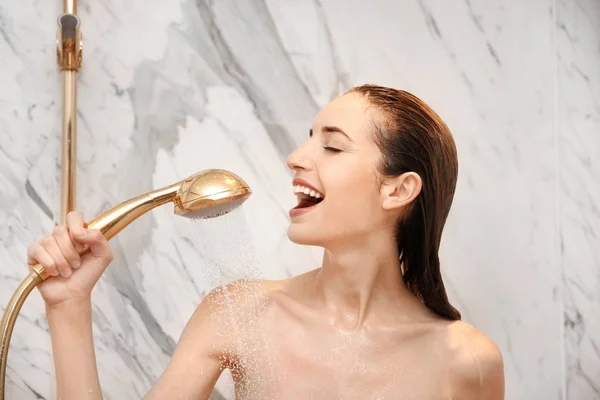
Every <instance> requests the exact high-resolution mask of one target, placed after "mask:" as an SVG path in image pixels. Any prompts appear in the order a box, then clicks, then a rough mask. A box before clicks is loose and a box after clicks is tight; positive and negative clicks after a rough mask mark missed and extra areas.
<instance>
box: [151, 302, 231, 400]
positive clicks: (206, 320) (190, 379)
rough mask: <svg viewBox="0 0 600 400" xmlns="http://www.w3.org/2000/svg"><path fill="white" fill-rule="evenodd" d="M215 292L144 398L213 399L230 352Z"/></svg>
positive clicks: (185, 332)
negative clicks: (219, 324) (226, 353)
mask: <svg viewBox="0 0 600 400" xmlns="http://www.w3.org/2000/svg"><path fill="white" fill-rule="evenodd" d="M215 293H216V292H215V291H213V292H211V294H209V295H208V296H207V297H206V298H205V299H204V301H202V303H200V305H199V306H198V308H197V309H196V311H195V312H194V314H193V315H192V317H191V318H190V320H189V322H188V323H187V325H186V327H185V329H184V330H183V333H182V335H181V337H180V338H179V342H178V343H177V347H176V348H175V352H174V353H173V356H172V358H171V361H170V362H169V365H168V366H167V369H166V370H165V372H164V373H163V374H162V375H161V377H160V379H159V380H158V381H157V382H156V384H155V385H154V386H153V387H152V389H151V390H150V392H149V393H148V394H147V395H146V396H145V397H144V399H145V400H163V399H173V400H177V399H202V400H206V399H208V398H209V397H210V394H211V393H212V390H213V388H214V386H215V384H216V382H217V379H218V378H219V376H220V375H221V372H222V371H223V369H224V368H225V366H226V362H227V356H226V355H225V354H224V353H223V351H222V350H223V349H225V348H228V346H226V343H225V341H224V340H223V338H224V335H223V332H220V329H222V328H221V327H219V326H218V320H219V318H215V312H217V313H218V305H219V304H223V302H222V301H215V300H214V298H215V297H217V296H219V295H218V294H215Z"/></svg>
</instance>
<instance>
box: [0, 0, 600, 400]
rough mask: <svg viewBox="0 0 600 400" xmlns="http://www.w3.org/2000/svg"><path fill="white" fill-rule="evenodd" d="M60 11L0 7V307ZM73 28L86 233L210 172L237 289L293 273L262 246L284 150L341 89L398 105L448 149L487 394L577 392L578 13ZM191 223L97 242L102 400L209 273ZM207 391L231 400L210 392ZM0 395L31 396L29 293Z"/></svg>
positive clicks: (302, 13)
mask: <svg viewBox="0 0 600 400" xmlns="http://www.w3.org/2000/svg"><path fill="white" fill-rule="evenodd" d="M54 3H56V4H54ZM60 7H61V4H60V2H36V1H29V2H25V3H23V2H21V3H18V2H11V3H9V2H5V3H2V4H0V69H1V71H2V73H1V74H0V87H1V88H2V90H1V91H0V135H1V136H0V138H1V139H0V184H2V187H3V191H2V193H0V220H1V221H2V224H0V259H1V260H2V263H1V265H0V307H4V306H5V305H6V303H7V302H8V298H9V296H10V294H11V293H12V291H13V290H14V288H15V287H16V286H17V284H18V282H19V281H20V279H22V277H23V276H24V275H25V272H26V267H25V249H26V246H27V245H28V244H29V243H30V242H32V241H34V240H37V239H39V238H40V237H41V236H43V235H44V234H46V233H47V232H50V230H51V228H52V226H53V225H54V223H55V220H56V211H57V209H58V207H57V206H58V203H59V198H58V196H59V193H60V191H59V184H58V176H59V175H58V174H59V166H58V157H59V153H60V152H59V150H60V145H59V142H58V141H59V137H60V118H61V94H60V88H61V86H60V75H59V73H58V72H57V68H56V66H55V59H54V37H55V32H56V16H58V15H59V14H60V13H61V9H60ZM79 14H80V18H81V20H82V32H83V34H84V64H83V68H82V73H81V75H80V79H79V104H78V116H79V120H78V124H79V125H78V126H79V134H78V189H77V190H78V194H77V201H78V207H77V208H78V209H79V210H80V211H82V212H83V213H84V215H85V216H86V217H87V218H91V217H92V216H94V215H96V214H98V213H99V212H101V211H102V210H105V209H107V208H108V207H110V206H112V205H114V204H116V203H118V202H120V201H123V200H126V199H128V198H130V197H133V196H136V195H138V194H140V193H142V192H145V191H148V190H150V189H152V188H157V187H161V186H164V185H167V184H170V183H173V182H175V181H178V180H180V179H182V178H184V177H186V176H188V175H190V174H192V173H194V172H196V171H198V170H201V169H205V168H226V169H230V170H232V171H234V172H236V173H238V174H239V175H240V176H242V177H243V178H244V179H245V180H246V181H247V182H248V183H249V184H250V186H251V187H252V188H253V190H254V195H253V196H252V197H251V199H250V200H249V201H248V202H247V204H246V205H245V206H244V212H245V220H246V221H247V222H246V223H247V226H246V225H244V227H242V228H241V230H242V231H244V232H246V233H247V234H248V235H249V237H251V238H252V240H251V242H252V246H251V247H252V248H251V249H247V250H246V251H245V254H244V256H245V257H247V258H248V260H250V259H251V258H252V257H256V258H257V260H258V263H257V271H255V272H252V273H256V274H257V275H259V276H262V277H265V278H282V277H286V276H290V275H293V274H297V273H301V272H304V271H306V270H308V269H312V268H314V267H316V266H318V265H319V262H320V251H319V250H318V249H313V248H302V247H298V246H295V245H293V244H292V243H290V242H289V240H288V239H287V237H286V227H287V223H288V218H287V210H288V209H289V208H290V207H292V205H293V203H294V197H293V196H292V195H291V192H290V190H289V189H290V186H291V185H290V177H291V175H290V173H289V171H288V170H287V167H286V166H285V162H284V161H285V157H286V156H287V154H288V153H289V152H290V151H292V150H293V149H294V148H295V147H296V146H298V145H299V144H301V143H302V142H303V141H304V140H306V138H307V137H308V129H309V128H310V125H311V122H312V119H313V118H314V116H315V115H316V113H317V112H318V111H319V109H320V108H321V107H323V106H324V105H325V104H327V102H328V101H330V100H331V99H332V98H334V97H335V96H337V95H339V94H341V93H343V92H344V91H346V90H347V89H348V88H350V87H352V86H354V85H359V84H362V83H378V84H383V85H390V86H395V87H399V88H404V89H407V90H409V91H412V92H413V93H415V94H416V95H418V96H419V97H421V98H423V99H424V100H425V101H427V102H428V103H430V104H431V105H432V106H433V107H434V109H436V110H437V111H438V112H439V113H440V115H441V116H442V117H443V118H444V119H445V120H446V122H447V123H448V125H449V126H450V128H451V129H452V131H453V133H454V136H455V139H456V142H457V146H458V150H459V161H460V176H459V186H458V190H457V194H456V199H455V203H454V206H453V209H452V212H451V216H450V219H449V222H448V226H447V229H446V233H445V236H444V244H443V249H442V261H443V268H444V274H445V281H446V284H447V286H448V288H449V294H450V297H451V300H452V302H453V303H455V305H457V307H458V308H459V309H460V310H461V311H462V312H463V315H464V317H465V320H467V321H468V322H471V323H473V324H475V325H476V326H477V327H478V328H479V329H481V330H482V331H483V332H485V333H486V334H488V335H489V336H491V337H492V338H493V339H494V340H495V341H496V342H497V343H498V345H499V346H500V348H501V350H502V352H503V354H504V360H505V370H506V379H507V398H509V399H528V400H529V399H544V400H546V399H547V400H552V399H565V400H566V399H569V400H571V399H577V400H580V399H586V400H587V399H594V398H598V396H599V393H600V392H599V389H598V388H599V387H600V386H599V383H598V382H599V381H600V352H599V351H598V347H599V344H598V341H597V337H598V334H599V333H600V326H599V325H598V320H597V315H598V311H599V309H598V304H599V300H598V296H600V294H599V293H600V283H599V279H600V275H599V274H598V268H599V264H600V260H599V258H600V255H599V249H600V246H599V241H598V235H599V234H600V233H599V232H600V217H599V215H600V213H599V212H598V204H599V200H600V195H599V190H600V187H599V184H598V181H599V180H598V175H599V172H600V171H599V168H598V163H597V160H598V159H600V158H599V156H600V149H599V141H598V140H599V139H598V138H599V137H600V134H599V132H600V126H599V121H600V117H599V115H600V111H599V109H600V100H599V99H600V93H599V92H598V90H599V85H600V82H599V81H600V77H599V76H598V71H600V67H599V63H600V54H599V50H598V43H599V40H600V32H599V31H598V26H599V23H600V21H599V20H598V18H596V16H600V13H599V12H598V3H597V2H596V1H594V0H580V1H576V2H569V1H562V0H557V1H556V2H555V1H553V0H539V1H535V2H522V1H518V0H510V1H508V2H486V1H482V0H466V1H464V2H449V1H428V0H415V1H406V2H404V1H402V2H395V1H377V2H371V3H370V4H369V5H366V4H365V2H364V1H359V0H343V1H342V0H265V1H260V0H253V1H243V2H240V1H233V0H227V1H226V0H219V1H208V0H196V1H191V0H183V1H180V2H155V1H150V2H148V1H146V2H142V1H138V0H136V1H129V2H118V1H114V0H110V1H102V2H98V1H81V2H80V5H79ZM194 229H195V228H190V227H189V226H187V225H186V224H185V223H183V222H181V221H177V220H175V219H174V217H173V215H172V211H171V210H170V209H168V208H159V209H156V210H154V211H152V212H151V213H149V214H147V215H145V216H143V217H142V218H140V219H139V220H137V221H135V222H134V223H133V224H132V225H131V226H130V227H129V228H128V229H126V230H124V231H123V232H122V233H121V234H119V236H118V237H117V238H115V239H113V241H112V242H111V243H112V244H113V249H114V251H115V255H116V257H115V261H114V262H113V265H111V266H110V268H109V269H108V270H107V272H106V274H105V275H104V276H103V278H102V279H101V281H100V283H99V284H98V286H97V288H96V289H95V291H94V298H93V300H94V334H95V344H96V351H97V356H98V362H99V372H100V377H101V383H102V387H103V390H104V392H105V397H106V398H107V399H119V400H121V399H138V398H141V397H142V396H143V394H144V393H145V392H146V391H147V390H148V389H149V388H150V386H151V385H152V383H153V382H154V381H156V379H157V378H158V376H159V375H160V374H161V373H162V371H163V370H164V368H165V366H166V364H167V362H168V359H169V357H170V354H171V353H172V351H173V349H174V346H175V344H176V342H177V339H178V337H179V335H180V334H181V331H182V330H183V327H184V325H185V323H186V322H187V320H188V319H189V317H190V316H191V314H192V312H193V311H194V309H195V307H196V306H197V304H198V303H199V302H200V301H201V300H202V298H203V297H204V295H205V294H206V293H207V291H208V290H210V289H211V287H212V286H213V285H214V284H215V282H216V281H218V280H219V279H225V276H220V277H215V276H210V275H207V274H206V271H207V270H209V269H210V268H209V262H210V261H209V260H208V259H207V258H206V254H203V250H202V246H201V243H200V242H201V241H202V240H203V238H201V237H199V236H198V235H197V232H196V233H195V232H194ZM217 278H218V279H217ZM218 389H219V391H220V393H221V394H222V396H223V397H224V398H231V396H232V393H231V381H230V379H229V378H227V377H224V379H222V380H221V381H220V382H219V387H218ZM216 396H217V395H216ZM7 398H8V399H12V398H18V399H40V398H41V399H47V398H48V399H50V398H54V383H53V367H52V359H51V352H50V341H49V336H48V327H47V323H46V320H45V316H44V307H43V304H42V301H41V298H40V297H39V295H38V294H37V293H34V294H32V295H31V296H30V299H29V300H28V302H27V303H26V305H25V306H24V308H23V311H22V313H21V316H20V318H19V322H18V324H17V327H16V329H15V333H14V335H13V341H12V343H11V352H10V358H9V367H8V391H7ZM215 398H217V397H215Z"/></svg>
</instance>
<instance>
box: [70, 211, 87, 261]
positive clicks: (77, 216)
mask: <svg viewBox="0 0 600 400" xmlns="http://www.w3.org/2000/svg"><path fill="white" fill-rule="evenodd" d="M85 227H86V224H85V221H84V220H83V215H82V214H81V213H79V212H77V211H71V212H69V213H68V214H67V228H68V230H69V235H70V236H71V239H72V240H73V242H74V243H75V250H76V251H77V252H80V251H81V250H83V244H81V243H80V242H79V241H78V240H77V237H79V236H81V235H82V234H83V232H84V229H85Z"/></svg>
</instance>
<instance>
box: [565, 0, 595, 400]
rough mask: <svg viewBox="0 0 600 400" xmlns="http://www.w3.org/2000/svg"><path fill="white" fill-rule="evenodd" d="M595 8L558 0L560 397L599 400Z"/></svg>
mask: <svg viewBox="0 0 600 400" xmlns="http://www.w3.org/2000/svg"><path fill="white" fill-rule="evenodd" d="M599 27H600V3H598V2H597V1H575V2H571V1H559V2H558V19H557V28H558V31H557V38H558V47H557V52H558V93H559V96H558V111H559V112H558V127H559V149H560V150H559V152H560V153H559V154H560V156H559V160H560V161H559V171H560V192H559V194H560V198H559V204H560V215H559V218H560V239H561V264H562V269H563V277H564V299H565V310H564V311H565V316H564V318H565V321H564V322H565V327H564V334H565V361H566V365H565V372H566V388H565V391H566V398H567V399H568V400H571V399H573V400H574V399H577V400H591V399H598V398H600V340H599V338H600V321H599V320H598V315H600V178H599V177H600V28H599Z"/></svg>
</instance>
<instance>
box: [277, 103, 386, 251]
mask: <svg viewBox="0 0 600 400" xmlns="http://www.w3.org/2000/svg"><path fill="white" fill-rule="evenodd" d="M374 113H375V111H374V109H373V108H372V107H370V108H369V109H367V103H366V100H365V99H363V98H362V97H361V96H360V95H357V94H354V93H349V94H346V95H344V96H342V97H339V98H337V99H335V100H334V101H332V102H331V103H329V105H327V106H326V107H325V108H324V109H323V110H322V111H321V112H320V113H319V114H318V115H317V117H316V119H315V121H314V123H313V126H312V136H311V137H310V139H308V141H307V142H306V143H304V144H303V145H302V146H301V147H300V148H299V149H297V150H296V151H294V152H293V153H292V154H290V155H289V156H288V159H287V164H288V166H289V167H290V168H291V169H292V170H293V171H294V191H295V192H296V191H298V190H302V187H300V188H299V187H298V186H297V185H298V184H299V185H300V186H309V188H310V187H311V186H312V189H316V190H315V191H313V193H312V195H313V196H312V198H313V199H316V198H318V197H319V194H321V195H322V200H319V199H316V200H317V201H320V202H319V203H316V204H315V202H314V201H311V200H310V199H308V197H309V196H310V195H311V194H309V195H305V194H297V197H298V200H299V207H301V208H295V209H292V210H290V222H291V223H290V226H289V228H288V236H289V238H290V240H292V241H293V242H295V243H298V244H305V245H312V246H323V247H329V245H333V244H334V243H341V242H342V243H343V242H349V241H350V242H351V241H353V239H358V241H359V242H360V241H361V239H362V238H364V237H365V236H366V235H368V234H369V233H370V232H373V231H374V230H376V229H381V227H382V226H383V224H384V222H385V220H386V217H387V218H388V219H389V215H388V216H386V215H385V211H384V210H383V209H382V204H381V196H380V193H379V190H378V187H379V184H378V179H377V177H378V172H377V164H378V163H379V160H380V157H381V152H380V151H379V149H378V148H377V146H376V144H375V143H374V141H373V138H372V135H373V133H372V132H373V129H374V124H373V121H374V119H373V118H374V116H375V114H374ZM298 180H303V181H305V182H302V181H300V182H298ZM317 192H318V193H319V194H316V193H317ZM303 198H304V199H305V200H302V199H303ZM307 206H308V207H307Z"/></svg>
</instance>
